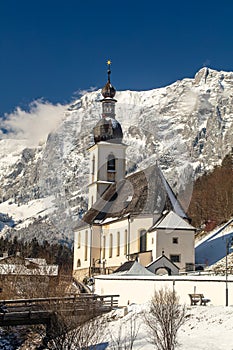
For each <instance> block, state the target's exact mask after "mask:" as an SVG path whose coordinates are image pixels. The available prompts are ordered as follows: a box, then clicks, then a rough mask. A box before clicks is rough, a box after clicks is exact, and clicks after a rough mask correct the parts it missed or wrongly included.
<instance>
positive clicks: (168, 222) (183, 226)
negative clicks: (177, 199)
mask: <svg viewBox="0 0 233 350" xmlns="http://www.w3.org/2000/svg"><path fill="white" fill-rule="evenodd" d="M158 228H160V229H172V230H195V228H194V227H193V226H192V225H190V224H189V223H188V222H187V221H185V220H184V219H182V218H181V217H180V216H179V215H177V214H176V213H174V211H170V212H169V213H167V214H166V215H165V216H163V217H162V218H160V219H159V220H158V221H157V222H156V223H155V225H153V226H152V227H151V229H150V230H149V231H153V230H154V229H158Z"/></svg>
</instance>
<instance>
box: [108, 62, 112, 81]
mask: <svg viewBox="0 0 233 350" xmlns="http://www.w3.org/2000/svg"><path fill="white" fill-rule="evenodd" d="M111 63H112V61H111V60H107V65H108V82H109V83H110V74H111Z"/></svg>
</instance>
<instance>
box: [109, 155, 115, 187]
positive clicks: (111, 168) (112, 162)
mask: <svg viewBox="0 0 233 350" xmlns="http://www.w3.org/2000/svg"><path fill="white" fill-rule="evenodd" d="M107 172H108V181H115V173H116V158H115V157H114V155H113V154H109V156H108V162H107Z"/></svg>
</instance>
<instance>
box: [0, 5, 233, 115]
mask: <svg viewBox="0 0 233 350" xmlns="http://www.w3.org/2000/svg"><path fill="white" fill-rule="evenodd" d="M232 13H233V1H232V0H229V1H228V0H222V1H214V0H212V1H209V0H206V1H205V0H195V1H194V0H189V1H187V0H186V1H183V0H181V1H179V0H177V1H174V0H167V1H166V0H164V1H156V0H148V1H136V0H134V1H131V0H129V1H127V0H125V1H122V0H118V1H107V2H106V1H105V2H104V1H93V0H89V1H85V0H83V1H79V0H76V1H73V0H66V1H64V0H63V1H60V0H57V1H54V0H46V1H45V0H40V1H39V0H30V1H28V0H21V1H19V0H2V1H1V2H0V92H1V96H0V116H3V115H4V113H9V112H11V111H13V110H14V109H15V108H16V107H17V106H20V107H21V108H27V105H28V104H29V103H30V102H31V101H33V100H35V99H39V98H43V99H45V100H47V101H50V102H52V103H57V102H60V103H67V102H69V101H71V100H72V99H73V98H74V95H75V92H76V91H79V90H85V89H89V88H90V87H96V88H100V87H102V86H103V85H104V83H105V81H106V60H107V59H108V58H111V60H112V82H113V84H114V86H115V87H116V88H117V89H118V90H126V89H131V90H148V89H152V88H157V87H161V86H165V85H168V84H170V83H172V82H174V81H176V80H178V79H182V78H184V77H193V76H194V75H195V73H196V72H197V70H199V69H200V68H201V67H203V66H206V65H207V66H209V67H210V68H214V69H217V70H226V71H231V70H232V71H233V43H232V41H233V21H232Z"/></svg>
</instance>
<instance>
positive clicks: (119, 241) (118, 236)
mask: <svg viewBox="0 0 233 350" xmlns="http://www.w3.org/2000/svg"><path fill="white" fill-rule="evenodd" d="M120 244H121V237H120V232H117V254H116V255H117V256H119V255H120Z"/></svg>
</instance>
